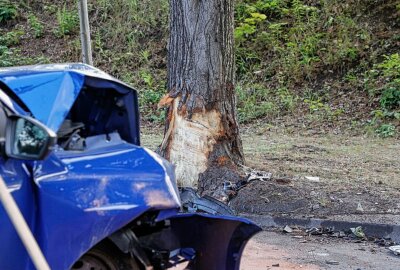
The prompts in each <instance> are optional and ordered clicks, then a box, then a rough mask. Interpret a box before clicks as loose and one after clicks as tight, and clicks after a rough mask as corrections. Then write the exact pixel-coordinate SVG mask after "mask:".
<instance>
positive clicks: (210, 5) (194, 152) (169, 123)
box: [159, 0, 244, 197]
mask: <svg viewBox="0 0 400 270" xmlns="http://www.w3.org/2000/svg"><path fill="white" fill-rule="evenodd" d="M233 5H234V0H207V1H204V0H170V41H169V50H168V89H169V91H170V92H169V93H168V94H167V95H166V96H165V97H164V98H163V99H162V100H161V101H160V103H159V105H160V107H167V108H168V111H167V120H166V128H165V133H164V139H163V142H162V145H161V148H160V150H161V154H162V155H163V156H164V157H166V158H167V159H168V160H170V161H171V162H172V163H173V164H175V165H176V175H177V179H178V184H179V185H180V186H183V187H194V188H196V187H197V188H198V189H199V190H200V191H201V192H203V191H210V192H211V194H212V192H214V191H215V190H217V189H218V188H219V187H222V184H223V182H224V181H225V180H230V181H232V180H237V178H238V174H237V172H236V171H237V167H236V165H237V164H242V163H243V162H244V158H243V150H242V144H241V139H240V136H239V128H238V123H237V117H236V110H235V105H236V98H235V91H234V76H235V75H234V74H235V66H234V43H233V42H234V40H233V28H234V19H233V18H234V17H233ZM232 178H233V179H232ZM218 197H219V196H218Z"/></svg>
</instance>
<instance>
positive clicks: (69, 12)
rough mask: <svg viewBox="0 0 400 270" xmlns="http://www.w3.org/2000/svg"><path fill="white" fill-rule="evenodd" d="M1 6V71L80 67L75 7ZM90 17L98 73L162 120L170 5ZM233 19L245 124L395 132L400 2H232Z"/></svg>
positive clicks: (107, 10)
mask: <svg viewBox="0 0 400 270" xmlns="http://www.w3.org/2000/svg"><path fill="white" fill-rule="evenodd" d="M6 2H7V3H8V4H7V5H3V4H2V5H0V24H3V25H4V19H2V17H1V16H3V15H1V14H3V13H2V12H3V10H7V12H6V13H7V14H10V15H7V19H6V20H7V21H6V25H7V27H6V28H4V30H3V29H0V46H1V47H0V65H1V66H8V65H17V64H22V63H26V62H31V63H37V62H48V61H51V62H72V61H79V60H80V55H81V52H80V41H79V35H78V33H79V31H78V27H79V23H78V14H77V10H76V3H75V1H66V2H65V1H59V0H56V1H50V0H41V1H39V0H32V1H21V3H18V4H13V5H11V4H10V3H11V2H9V1H8V0H0V3H6ZM13 3H14V2H13ZM38 3H40V5H38ZM10 10H11V11H10ZM13 10H14V11H13ZM89 12H90V16H89V17H90V19H91V30H92V44H93V51H94V63H95V66H97V67H99V68H101V69H104V70H106V71H108V72H110V73H111V74H113V75H114V76H116V77H118V78H120V79H122V80H124V81H126V82H127V83H130V84H132V85H135V86H137V88H138V89H139V96H140V105H141V110H142V116H143V118H144V120H145V121H152V122H157V123H161V122H162V121H163V120H164V112H163V111H158V110H157V105H156V104H157V102H158V100H159V99H160V98H161V97H162V96H163V95H164V94H165V93H166V92H167V89H166V54H167V51H166V46H167V38H168V0H160V1H152V0H143V1H138V0H115V1H112V2H111V1H106V0H93V1H89ZM6 13H4V14H6ZM235 17H236V23H235V32H234V34H235V40H236V65H237V82H236V85H237V87H236V90H237V96H238V115H239V120H240V121H241V122H242V123H248V122H252V121H264V120H265V121H268V122H269V123H271V122H273V121H278V120H275V119H279V121H288V122H292V124H295V125H297V126H306V127H312V128H315V127H317V128H319V127H320V126H323V127H327V128H328V130H329V128H331V127H333V126H346V127H349V128H355V127H364V128H365V129H366V130H370V131H371V132H373V133H375V134H378V135H379V136H382V137H386V135H383V134H393V132H394V135H393V136H396V135H397V134H399V132H398V130H399V126H400V125H399V122H400V120H399V118H400V109H399V96H400V94H399V89H400V87H399V86H400V75H399V74H400V72H399V66H400V64H399V63H400V60H399V54H398V48H399V45H398V44H399V42H400V35H399V34H398V33H399V31H400V10H399V8H398V1H396V0H384V1H377V0H364V1H358V0H343V1H329V0H320V1H315V0H236V7H235ZM32 38H33V39H34V40H32ZM32 44H33V46H34V48H32ZM46 44H52V45H53V44H54V45H55V46H56V48H54V49H53V48H50V47H53V46H48V45H46ZM55 50H57V51H55ZM22 55H23V56H24V57H22ZM43 55H45V57H43ZM393 128H394V129H393ZM390 136H392V135H390Z"/></svg>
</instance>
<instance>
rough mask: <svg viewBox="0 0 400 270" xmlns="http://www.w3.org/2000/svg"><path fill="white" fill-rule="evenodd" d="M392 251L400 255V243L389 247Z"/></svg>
mask: <svg viewBox="0 0 400 270" xmlns="http://www.w3.org/2000/svg"><path fill="white" fill-rule="evenodd" d="M389 250H390V251H393V253H394V254H395V255H400V245H398V246H391V247H389Z"/></svg>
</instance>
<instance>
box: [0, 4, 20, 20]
mask: <svg viewBox="0 0 400 270" xmlns="http://www.w3.org/2000/svg"><path fill="white" fill-rule="evenodd" d="M17 14H18V13H17V8H16V6H14V5H13V4H11V3H10V1H8V0H0V24H3V23H5V22H6V21H9V20H12V19H14V18H15V17H17Z"/></svg>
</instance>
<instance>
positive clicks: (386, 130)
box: [375, 124, 396, 138]
mask: <svg viewBox="0 0 400 270" xmlns="http://www.w3.org/2000/svg"><path fill="white" fill-rule="evenodd" d="M375 132H376V133H377V134H378V136H380V137H382V138H388V137H394V136H395V135H396V127H395V126H394V125H393V124H382V125H381V126H380V127H379V128H378V129H376V130H375Z"/></svg>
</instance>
